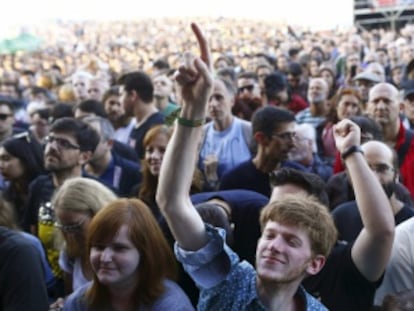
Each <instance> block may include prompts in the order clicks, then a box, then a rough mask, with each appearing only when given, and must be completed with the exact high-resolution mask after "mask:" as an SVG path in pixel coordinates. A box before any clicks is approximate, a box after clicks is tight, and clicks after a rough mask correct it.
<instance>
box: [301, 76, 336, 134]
mask: <svg viewBox="0 0 414 311" xmlns="http://www.w3.org/2000/svg"><path fill="white" fill-rule="evenodd" d="M328 93H329V88H328V84H327V83H326V81H325V80H324V79H322V78H313V79H311V80H310V81H309V88H308V96H307V97H308V103H309V107H308V108H306V109H304V110H302V111H300V112H298V114H296V121H297V122H298V123H299V124H301V123H309V124H311V125H312V126H313V127H314V128H318V126H319V125H321V124H322V123H323V122H324V121H325V120H326V116H327V115H328V113H329V102H328Z"/></svg>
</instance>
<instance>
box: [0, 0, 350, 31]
mask: <svg viewBox="0 0 414 311" xmlns="http://www.w3.org/2000/svg"><path fill="white" fill-rule="evenodd" d="M352 3H353V1H352V0H340V1H333V0H313V1H312V0H287V1H281V0H273V1H272V0H252V1H246V0H244V1H243V0H238V1H235V0H207V1H200V0H190V1H189V0H146V1H145V0H144V1H142V0H141V1H139V0H135V1H134V0H115V1H110V0H54V1H53V0H36V1H33V0H11V1H8V3H7V11H8V12H7V14H3V15H2V18H1V20H0V32H1V28H3V33H4V32H5V30H7V27H8V26H10V25H21V24H31V23H38V22H39V21H44V20H51V19H64V20H74V19H75V20H79V19H96V20H99V19H104V20H105V19H130V18H134V17H156V16H175V17H177V16H186V17H188V16H214V17H217V16H225V17H247V18H255V19H258V18H262V19H279V20H281V21H289V23H291V24H300V25H303V26H307V27H312V28H314V29H315V28H316V29H324V28H325V29H326V28H329V29H331V28H335V27H336V26H350V25H352V5H353V4H352ZM22 8H24V9H23V10H22Z"/></svg>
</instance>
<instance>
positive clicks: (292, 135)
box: [272, 132, 296, 141]
mask: <svg viewBox="0 0 414 311" xmlns="http://www.w3.org/2000/svg"><path fill="white" fill-rule="evenodd" d="M272 138H280V139H282V140H284V141H288V140H295V139H296V132H283V133H280V134H273V135H272Z"/></svg>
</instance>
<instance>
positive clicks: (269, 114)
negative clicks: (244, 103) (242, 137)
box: [252, 106, 295, 137]
mask: <svg viewBox="0 0 414 311" xmlns="http://www.w3.org/2000/svg"><path fill="white" fill-rule="evenodd" d="M287 122H295V115H294V114H293V113H292V112H291V111H289V110H286V109H282V108H278V107H274V106H265V107H262V108H259V109H257V110H256V111H255V113H254V114H253V116H252V129H253V135H254V134H255V133H257V132H263V133H264V134H265V135H266V136H267V137H271V136H272V135H273V134H274V130H276V129H278V128H279V127H280V126H281V124H282V123H287Z"/></svg>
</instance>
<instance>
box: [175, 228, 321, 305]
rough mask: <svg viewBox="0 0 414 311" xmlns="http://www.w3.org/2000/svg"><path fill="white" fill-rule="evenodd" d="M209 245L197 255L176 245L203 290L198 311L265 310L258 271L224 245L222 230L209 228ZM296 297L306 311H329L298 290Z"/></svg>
mask: <svg viewBox="0 0 414 311" xmlns="http://www.w3.org/2000/svg"><path fill="white" fill-rule="evenodd" d="M206 228H207V234H208V236H209V237H210V241H209V242H208V244H207V245H206V246H205V247H203V248H202V249H200V250H198V251H196V252H189V251H185V250H184V249H182V248H180V247H179V246H178V244H177V243H176V244H175V253H176V256H177V258H178V260H179V261H180V262H181V263H182V264H183V266H184V269H185V270H186V272H187V273H188V274H189V275H190V276H191V278H192V279H193V280H194V281H195V283H196V284H197V286H198V287H199V288H200V298H199V301H198V306H197V310H199V311H203V310H219V311H221V310H223V311H242V310H251V311H253V310H266V308H265V306H264V305H263V304H262V303H261V302H260V299H259V296H258V294H257V290H256V276H257V275H256V271H255V269H254V268H253V266H252V265H251V264H250V263H248V262H247V261H242V262H240V259H239V257H238V255H237V254H236V253H235V252H233V251H232V250H231V249H230V248H229V247H228V246H227V245H226V244H225V243H224V240H225V232H224V230H223V229H218V228H213V227H211V226H209V225H206ZM297 295H299V296H300V297H301V298H302V299H303V300H304V301H305V306H306V307H305V310H307V311H326V310H328V309H326V308H325V307H324V306H323V305H322V304H321V303H320V302H319V301H318V300H316V299H315V298H314V297H312V296H311V295H310V294H308V293H307V292H306V291H305V290H304V289H303V288H302V287H299V289H298V292H297Z"/></svg>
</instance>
